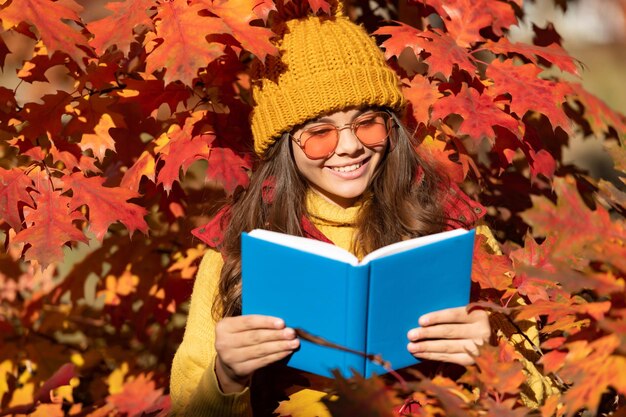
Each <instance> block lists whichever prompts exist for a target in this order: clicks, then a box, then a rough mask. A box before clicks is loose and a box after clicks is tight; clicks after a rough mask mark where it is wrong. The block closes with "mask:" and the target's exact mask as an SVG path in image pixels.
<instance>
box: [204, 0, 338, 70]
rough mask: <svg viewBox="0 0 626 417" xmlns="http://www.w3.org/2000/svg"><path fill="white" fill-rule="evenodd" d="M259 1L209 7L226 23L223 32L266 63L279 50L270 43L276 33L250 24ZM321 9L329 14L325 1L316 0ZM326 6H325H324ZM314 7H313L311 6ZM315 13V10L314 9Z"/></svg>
mask: <svg viewBox="0 0 626 417" xmlns="http://www.w3.org/2000/svg"><path fill="white" fill-rule="evenodd" d="M258 1H259V0H239V1H228V0H214V1H212V2H211V3H209V4H210V6H209V10H210V11H211V13H213V14H216V15H217V16H219V17H220V18H222V21H223V22H224V25H225V27H224V29H222V30H223V32H218V33H228V34H230V35H233V36H234V37H235V39H237V41H239V43H240V44H241V46H242V47H243V48H244V49H245V50H247V51H248V52H251V53H252V54H254V55H255V56H256V57H258V58H259V59H260V60H261V61H265V57H266V56H267V55H277V54H278V49H277V48H276V46H274V44H273V43H272V42H271V41H270V38H271V37H272V36H274V33H273V32H272V31H271V30H269V29H267V28H263V27H258V26H250V22H251V21H253V20H255V19H256V16H255V14H254V12H253V9H254V8H255V6H256V5H257V3H258ZM315 2H316V3H318V4H319V7H322V8H324V7H326V9H327V10H325V11H326V12H327V13H328V12H330V6H329V5H328V3H326V2H325V1H323V0H316V1H315ZM324 5H325V6H324ZM311 6H312V7H313V5H311ZM314 11H315V9H314Z"/></svg>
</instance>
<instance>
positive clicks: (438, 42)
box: [374, 23, 476, 77]
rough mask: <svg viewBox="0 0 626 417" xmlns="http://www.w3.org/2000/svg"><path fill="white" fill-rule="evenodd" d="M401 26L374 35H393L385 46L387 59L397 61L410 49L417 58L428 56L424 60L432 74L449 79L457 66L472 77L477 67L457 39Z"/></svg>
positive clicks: (383, 29)
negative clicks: (426, 54)
mask: <svg viewBox="0 0 626 417" xmlns="http://www.w3.org/2000/svg"><path fill="white" fill-rule="evenodd" d="M398 25H399V26H383V27H381V28H379V29H378V30H377V31H376V32H374V34H376V35H391V38H389V39H387V40H386V41H384V42H383V43H382V45H381V46H382V47H383V48H385V56H386V57H387V59H390V58H391V57H394V56H395V57H398V56H400V54H401V53H402V51H404V49H406V48H411V49H412V50H413V52H414V53H415V55H417V56H419V55H420V54H421V53H422V52H426V53H428V54H429V56H428V57H427V58H424V60H425V61H426V62H427V63H428V65H429V71H428V72H429V74H430V75H435V74H437V73H441V74H443V75H444V76H446V77H448V76H450V74H451V73H452V70H453V69H454V68H455V66H458V67H459V68H460V69H463V70H465V71H467V72H468V73H470V74H473V73H474V72H475V71H476V67H475V66H474V64H473V61H472V59H471V55H470V54H469V53H468V51H467V49H465V48H463V47H460V46H459V45H457V43H456V41H455V39H454V38H453V37H451V36H449V35H448V34H446V33H442V32H440V31H437V30H428V31H423V32H422V31H419V30H417V29H415V28H413V27H411V26H408V25H405V24H403V23H398Z"/></svg>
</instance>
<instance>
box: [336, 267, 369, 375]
mask: <svg viewBox="0 0 626 417" xmlns="http://www.w3.org/2000/svg"><path fill="white" fill-rule="evenodd" d="M369 269H370V267H369V265H358V266H349V267H348V296H347V297H346V304H345V317H346V323H345V325H346V339H345V340H346V342H345V343H346V347H348V348H350V349H353V350H357V351H359V352H364V353H367V352H365V349H366V340H367V316H368V315H367V310H368V299H369ZM365 362H366V359H365V358H364V357H363V356H361V355H357V354H353V353H347V354H346V355H345V362H344V366H343V368H342V373H343V374H344V375H346V376H351V375H352V371H356V372H358V373H359V374H361V375H365Z"/></svg>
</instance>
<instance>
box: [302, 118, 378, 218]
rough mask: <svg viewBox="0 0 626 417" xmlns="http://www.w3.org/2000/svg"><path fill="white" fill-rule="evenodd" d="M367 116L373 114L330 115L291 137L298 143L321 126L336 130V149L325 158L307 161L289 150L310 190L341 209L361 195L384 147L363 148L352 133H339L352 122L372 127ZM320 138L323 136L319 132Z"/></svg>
mask: <svg viewBox="0 0 626 417" xmlns="http://www.w3.org/2000/svg"><path fill="white" fill-rule="evenodd" d="M370 114H374V113H373V111H372V110H358V109H355V110H346V111H340V112H336V113H332V114H330V115H327V116H323V117H320V118H319V119H316V120H313V121H310V122H308V123H307V124H305V125H304V126H303V127H302V128H301V129H298V130H297V131H295V132H293V135H292V138H295V139H296V140H299V139H300V138H301V137H302V134H303V133H304V132H305V131H308V132H311V131H315V130H316V128H317V127H318V126H320V125H321V124H324V125H327V124H330V125H334V126H336V127H338V128H340V131H339V132H338V134H339V140H338V142H337V147H336V148H335V151H334V153H332V155H330V156H328V157H325V158H322V159H311V158H309V157H308V156H307V155H306V154H305V153H304V151H303V150H302V149H301V147H300V146H298V145H297V144H293V143H292V149H293V156H294V160H295V163H296V167H297V168H298V170H299V171H300V173H301V174H302V175H303V176H304V177H305V178H306V180H307V182H308V183H309V185H310V186H311V187H312V188H313V190H314V191H316V192H317V193H319V194H320V195H322V196H323V197H325V198H326V199H327V200H328V201H330V202H332V203H335V204H337V205H339V206H341V207H343V208H347V207H350V206H352V205H353V204H354V203H355V201H356V200H357V199H358V198H359V197H360V196H361V195H362V194H363V193H364V192H365V190H366V189H367V187H368V186H369V184H370V181H371V179H372V177H373V176H374V173H375V172H376V168H377V167H378V164H379V163H380V161H381V160H382V158H383V155H384V153H385V149H386V147H387V142H388V141H387V140H386V141H384V142H383V143H381V144H379V145H376V146H371V147H367V146H365V145H363V144H362V143H361V142H360V141H359V139H357V137H356V136H355V135H354V133H353V132H352V129H350V128H349V127H346V128H343V129H341V128H342V127H345V126H349V125H350V123H353V122H355V121H361V120H362V121H364V123H372V121H370V119H371V117H370ZM316 134H317V133H316ZM320 134H324V133H323V131H322V132H321V133H320ZM292 140H293V139H292Z"/></svg>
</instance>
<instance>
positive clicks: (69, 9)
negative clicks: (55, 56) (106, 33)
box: [0, 0, 87, 67]
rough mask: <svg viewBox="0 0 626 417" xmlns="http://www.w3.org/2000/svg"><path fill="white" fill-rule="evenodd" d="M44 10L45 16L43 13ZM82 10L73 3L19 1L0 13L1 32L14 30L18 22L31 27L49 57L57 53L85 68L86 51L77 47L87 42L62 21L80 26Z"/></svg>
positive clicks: (69, 0) (84, 45)
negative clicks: (73, 22) (68, 21)
mask: <svg viewBox="0 0 626 417" xmlns="http://www.w3.org/2000/svg"><path fill="white" fill-rule="evenodd" d="M44 10H45V13H42V11H44ZM82 10H83V7H82V6H81V5H79V4H78V3H76V2H75V1H74V0H58V1H50V0H20V1H13V2H12V3H10V4H9V6H8V7H6V8H4V9H1V10H0V19H2V27H3V28H4V30H8V29H11V28H14V27H16V26H17V25H18V24H19V23H20V22H26V23H28V24H29V25H33V26H34V27H35V28H36V29H37V32H38V33H39V37H40V38H41V40H42V41H43V43H44V45H46V48H47V49H48V53H49V56H52V53H53V52H54V51H60V52H63V53H66V54H68V55H69V56H70V58H72V59H73V60H74V61H75V62H76V63H78V64H79V65H81V66H83V67H84V65H83V60H82V58H83V57H84V56H85V51H84V50H83V49H81V48H80V47H79V46H82V47H87V46H86V45H87V39H86V38H85V37H84V36H83V35H82V34H81V33H80V32H78V31H76V30H74V29H73V28H71V26H69V25H68V24H67V23H65V22H64V21H63V20H73V21H75V22H80V16H79V15H78V13H80V12H81V11H82Z"/></svg>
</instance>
